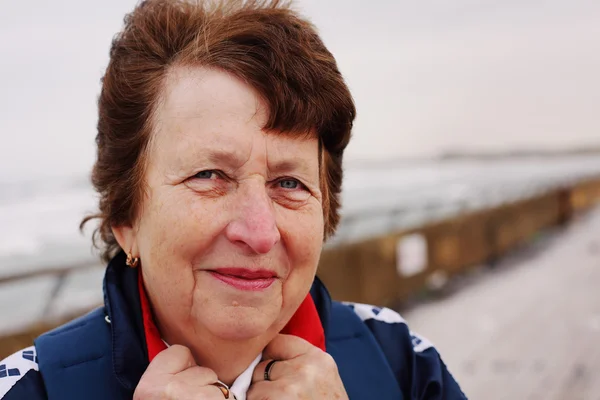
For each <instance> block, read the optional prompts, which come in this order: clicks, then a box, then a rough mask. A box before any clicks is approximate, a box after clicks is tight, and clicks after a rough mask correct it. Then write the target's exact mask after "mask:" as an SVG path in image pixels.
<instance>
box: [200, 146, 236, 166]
mask: <svg viewBox="0 0 600 400" xmlns="http://www.w3.org/2000/svg"><path fill="white" fill-rule="evenodd" d="M207 158H208V161H209V162H211V163H215V164H224V165H225V166H227V167H229V168H231V169H237V168H239V167H241V166H242V164H243V163H244V160H242V157H240V156H239V155H238V154H236V153H235V152H232V151H229V150H225V149H218V148H217V149H209V150H208V157H207Z"/></svg>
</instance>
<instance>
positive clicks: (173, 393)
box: [133, 345, 224, 400]
mask: <svg viewBox="0 0 600 400" xmlns="http://www.w3.org/2000/svg"><path fill="white" fill-rule="evenodd" d="M217 381H218V378H217V374H216V373H215V372H214V371H213V370H211V369H209V368H204V367H200V366H198V365H196V362H195V361H194V357H192V353H191V352H190V350H189V349H188V348H187V347H184V346H180V345H173V346H171V347H169V348H168V349H166V350H163V351H162V352H160V353H159V354H158V355H157V356H156V357H155V358H154V360H152V362H151V363H150V365H149V366H148V369H146V372H144V375H142V378H141V379H140V382H139V383H138V385H137V387H136V388H135V393H134V394H133V399H134V400H159V399H160V400H165V399H173V400H175V399H176V400H223V399H224V396H223V393H222V392H221V389H219V388H218V387H217V386H214V384H215V383H216V382H217Z"/></svg>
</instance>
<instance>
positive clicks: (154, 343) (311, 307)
mask: <svg viewBox="0 0 600 400" xmlns="http://www.w3.org/2000/svg"><path fill="white" fill-rule="evenodd" d="M138 289H139V293H140V303H141V305H142V319H143V321H144V334H145V337H146V346H147V351H148V359H149V361H152V360H153V359H154V357H156V355H157V354H158V353H160V352H161V351H163V350H165V349H166V348H167V346H166V344H165V343H164V342H163V341H162V338H161V337H160V333H159V332H158V328H157V327H156V324H155V323H154V317H153V315H152V310H151V308H150V302H149V301H148V296H147V295H146V290H145V288H144V281H143V278H142V273H141V270H139V271H138ZM281 333H285V334H287V335H294V336H298V337H300V338H302V339H304V340H306V341H308V342H309V343H311V344H312V345H313V346H316V347H318V348H320V349H321V350H323V351H325V332H324V331H323V325H322V324H321V319H320V318H319V313H318V312H317V307H316V306H315V303H314V301H313V299H312V297H311V295H310V293H309V294H308V295H307V296H306V298H305V299H304V301H303V302H302V304H300V307H299V308H298V310H297V311H296V313H295V314H294V315H293V316H292V318H291V319H290V321H289V322H288V324H287V325H286V326H285V328H283V330H282V331H281Z"/></svg>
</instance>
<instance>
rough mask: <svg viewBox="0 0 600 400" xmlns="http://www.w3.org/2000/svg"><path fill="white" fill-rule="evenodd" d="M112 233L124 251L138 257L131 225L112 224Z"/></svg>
mask: <svg viewBox="0 0 600 400" xmlns="http://www.w3.org/2000/svg"><path fill="white" fill-rule="evenodd" d="M111 230H112V232H113V235H115V239H117V242H118V243H119V246H121V248H122V249H123V250H125V253H129V252H131V255H132V256H134V257H139V254H138V249H137V244H136V240H135V239H136V238H135V230H134V229H133V227H131V226H129V225H123V226H113V227H111Z"/></svg>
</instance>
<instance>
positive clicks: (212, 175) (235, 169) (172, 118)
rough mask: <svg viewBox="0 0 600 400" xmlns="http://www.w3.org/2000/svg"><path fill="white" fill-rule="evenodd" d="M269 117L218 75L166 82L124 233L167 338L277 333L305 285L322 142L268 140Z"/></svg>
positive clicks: (317, 231)
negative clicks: (140, 197)
mask: <svg viewBox="0 0 600 400" xmlns="http://www.w3.org/2000/svg"><path fill="white" fill-rule="evenodd" d="M266 117H267V110H266V109H265V105H264V103H263V102H262V101H261V100H259V98H258V96H257V94H256V93H255V91H253V90H252V89H251V88H250V87H249V86H247V85H246V84H244V83H243V82H242V81H241V80H238V79H237V78H234V77H232V76H231V75H229V74H227V73H225V72H222V71H217V70H211V69H204V68H194V69H192V68H189V69H183V68H180V69H175V70H173V71H172V73H171V74H170V75H169V77H168V79H167V84H166V87H165V91H164V93H163V98H162V101H161V103H160V105H159V107H158V110H157V114H156V116H155V119H154V121H155V132H154V133H153V137H152V139H151V142H150V148H149V159H148V168H147V173H146V174H147V175H146V182H147V186H148V189H147V196H146V198H145V199H144V201H143V204H142V207H141V211H140V214H139V217H138V219H137V221H136V223H135V225H134V227H133V229H132V230H131V232H132V238H133V239H132V242H133V245H134V246H135V247H134V248H135V249H137V250H138V253H139V255H140V258H141V261H142V273H143V277H144V282H145V286H146V290H147V292H148V295H149V297H150V301H151V303H152V306H153V310H154V312H155V315H156V317H157V320H158V324H159V328H160V329H161V331H162V333H163V335H166V336H170V337H175V338H178V340H194V338H195V337H197V336H198V335H202V334H207V333H208V334H211V335H213V336H216V337H219V338H221V339H227V340H243V339H250V338H257V337H259V336H261V335H267V336H269V335H274V334H275V333H277V332H278V331H279V330H281V329H282V328H283V326H284V325H285V324H286V323H287V321H288V320H289V318H291V316H292V315H293V313H294V311H295V310H296V308H297V307H298V306H299V304H300V303H301V302H302V300H303V299H304V297H305V296H306V294H307V293H308V291H309V289H310V285H311V284H312V281H313V278H314V275H315V273H316V268H317V263H318V259H319V255H320V251H321V245H322V242H323V208H322V200H321V192H320V190H319V159H318V158H319V156H318V142H317V139H316V138H311V139H306V138H304V139H300V138H293V137H292V136H286V135H283V134H274V133H271V134H269V133H265V132H264V131H262V130H261V127H262V126H263V124H264V123H265V121H266Z"/></svg>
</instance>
